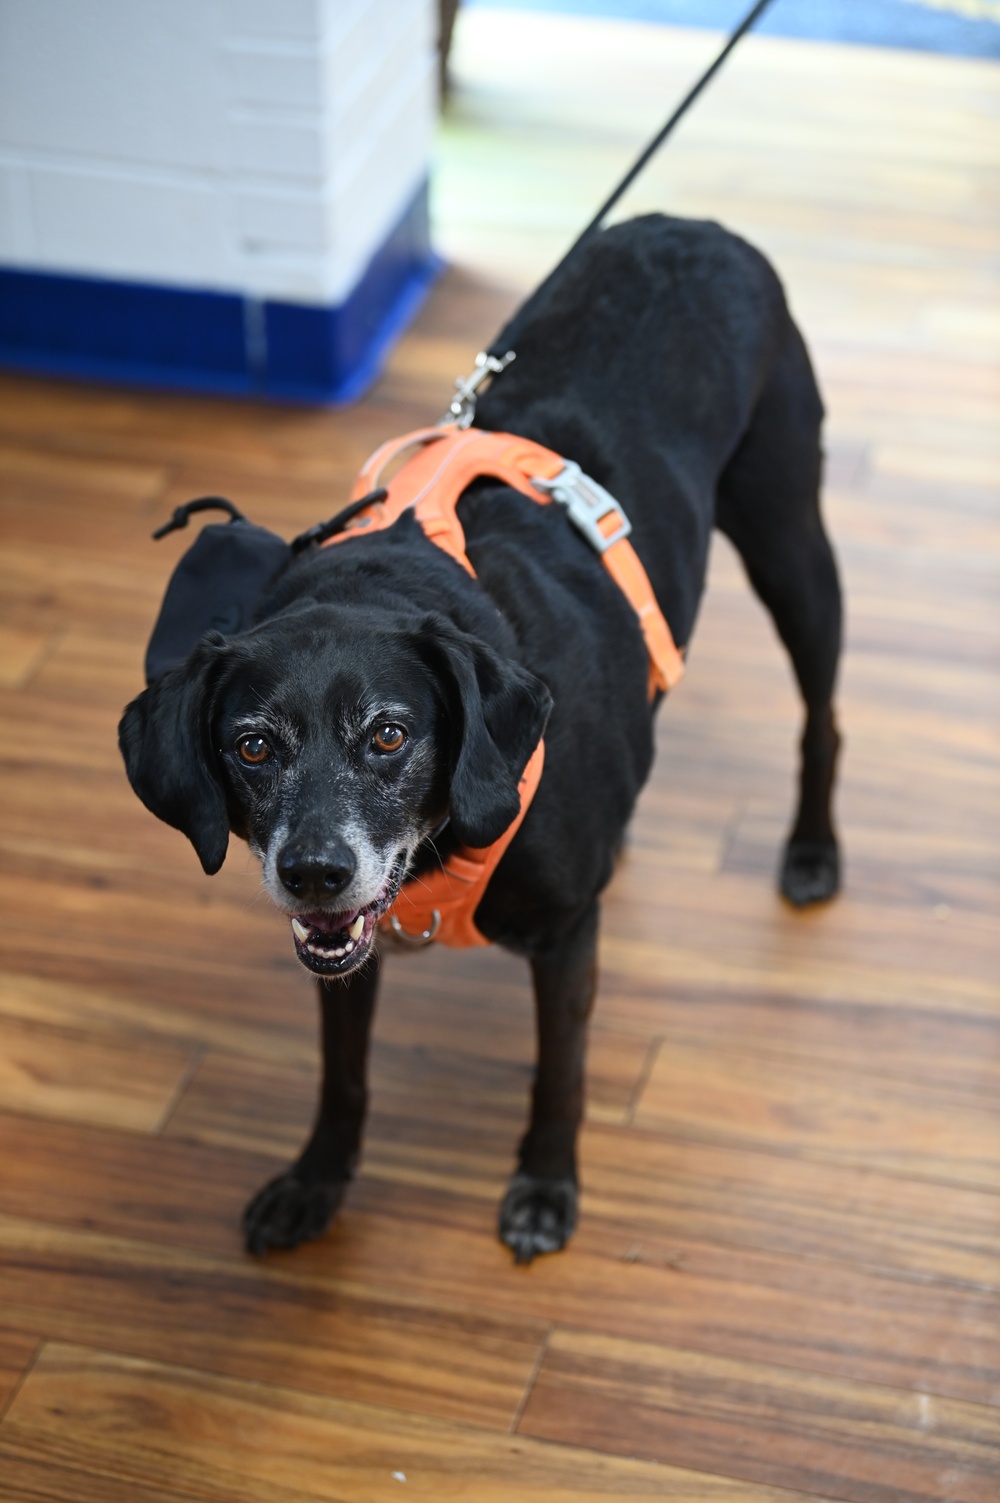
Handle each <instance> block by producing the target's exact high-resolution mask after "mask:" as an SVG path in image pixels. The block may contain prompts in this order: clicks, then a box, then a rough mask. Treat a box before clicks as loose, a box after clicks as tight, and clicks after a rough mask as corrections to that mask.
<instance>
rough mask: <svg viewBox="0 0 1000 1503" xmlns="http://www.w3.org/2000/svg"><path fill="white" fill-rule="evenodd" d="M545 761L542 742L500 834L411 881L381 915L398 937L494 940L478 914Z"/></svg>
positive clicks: (461, 943) (417, 941)
mask: <svg viewBox="0 0 1000 1503" xmlns="http://www.w3.org/2000/svg"><path fill="white" fill-rule="evenodd" d="M544 761H545V742H544V741H539V743H538V745H537V746H536V747H535V750H534V751H533V752H532V754H531V757H530V759H529V761H528V765H527V767H526V768H525V769H524V772H523V774H522V776H521V781H520V782H519V783H518V785H517V792H518V796H519V798H520V800H521V808H520V810H519V811H518V813H517V815H516V817H515V819H514V822H513V824H509V825H508V826H507V828H506V830H504V832H503V834H502V835H501V836H500V839H499V840H495V841H494V842H493V844H492V845H487V846H482V847H479V848H475V849H474V848H473V847H471V846H465V847H463V848H462V849H461V850H460V851H456V852H455V853H454V855H452V856H450V857H449V858H448V861H447V862H446V864H445V865H444V867H443V868H442V870H441V871H436V872H431V873H430V874H429V875H428V876H426V877H421V878H419V879H418V880H415V881H410V882H407V883H406V885H405V887H404V888H403V889H402V891H401V892H400V894H399V897H398V898H397V899H396V901H395V903H394V904H393V905H392V908H391V909H390V911H389V913H387V914H386V915H385V916H384V918H383V919H382V920H381V922H382V925H383V927H386V926H388V927H389V928H391V929H392V932H393V933H394V934H395V935H396V937H397V938H398V939H402V940H404V941H405V942H406V943H407V944H413V945H425V944H429V943H430V941H431V940H432V939H439V940H441V941H442V942H443V943H444V944H446V945H451V946H452V947H453V948H455V949H469V948H471V947H472V946H473V945H488V944H489V940H488V939H485V938H484V937H483V935H482V934H480V932H479V930H478V929H477V928H476V926H475V924H474V922H473V916H474V914H475V912H476V909H477V908H478V907H479V903H480V899H481V898H482V896H483V894H484V893H485V891H486V889H487V887H488V886H489V881H490V878H491V877H492V875H493V873H494V872H495V871H496V869H497V867H498V866H499V865H500V860H501V858H502V856H503V855H504V852H505V851H506V850H507V847H508V846H509V845H510V843H511V841H512V840H513V839H514V836H515V835H516V834H517V832H518V830H519V829H520V828H521V821H522V820H523V819H524V816H525V815H526V814H527V812H528V810H529V808H530V807H531V801H532V799H533V798H534V796H535V790H536V789H537V787H538V784H539V782H540V781H541V776H542V765H543V763H544Z"/></svg>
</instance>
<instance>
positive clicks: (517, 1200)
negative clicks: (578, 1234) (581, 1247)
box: [499, 1174, 577, 1263]
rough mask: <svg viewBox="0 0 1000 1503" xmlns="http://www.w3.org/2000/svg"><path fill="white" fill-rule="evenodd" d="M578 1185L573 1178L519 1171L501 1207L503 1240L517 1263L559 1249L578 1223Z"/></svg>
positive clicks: (500, 1223) (501, 1239) (500, 1224)
mask: <svg viewBox="0 0 1000 1503" xmlns="http://www.w3.org/2000/svg"><path fill="white" fill-rule="evenodd" d="M576 1201H577V1193H576V1185H575V1184H574V1182H573V1181H572V1180H571V1179H541V1178H539V1177H537V1176H535V1175H533V1174H515V1175H514V1178H513V1179H512V1180H511V1182H510V1185H509V1187H508V1190H507V1193H506V1195H505V1196H504V1198H503V1202H502V1204H501V1206H500V1221H499V1232H500V1241H501V1242H504V1243H506V1245H507V1246H508V1247H509V1248H510V1249H511V1251H512V1252H513V1254H514V1260H515V1262H517V1263H530V1262H531V1260H532V1258H534V1257H537V1256H538V1255H539V1254H540V1253H551V1252H558V1251H559V1249H560V1248H561V1247H564V1246H565V1244H566V1242H567V1241H568V1240H569V1238H570V1237H571V1236H572V1234H573V1228H574V1227H575V1226H576Z"/></svg>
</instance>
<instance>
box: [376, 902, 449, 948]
mask: <svg viewBox="0 0 1000 1503" xmlns="http://www.w3.org/2000/svg"><path fill="white" fill-rule="evenodd" d="M389 927H390V928H391V930H392V932H393V934H394V935H395V936H396V938H397V939H401V940H402V941H403V944H404V945H429V944H430V943H431V940H433V939H435V938H436V937H437V932H438V930H439V929H440V927H441V914H440V913H439V911H438V910H437V909H436V908H435V909H434V911H433V913H432V914H431V926H430V928H429V929H424V930H423V931H422V932H421V933H420V934H410V933H408V932H407V930H406V929H404V928H403V926H402V924H401V923H400V922H399V919H398V918H397V917H396V915H395V914H394V913H390V915H389Z"/></svg>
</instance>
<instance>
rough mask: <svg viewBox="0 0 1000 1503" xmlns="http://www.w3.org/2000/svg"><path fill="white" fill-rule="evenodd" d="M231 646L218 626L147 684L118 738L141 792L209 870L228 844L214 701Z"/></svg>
mask: <svg viewBox="0 0 1000 1503" xmlns="http://www.w3.org/2000/svg"><path fill="white" fill-rule="evenodd" d="M225 652H226V647H225V643H224V640H223V638H222V637H220V636H219V635H218V633H215V632H213V633H211V634H210V635H209V636H208V637H206V638H204V639H203V640H202V641H201V642H199V644H198V646H197V647H196V648H195V649H194V651H193V652H192V653H191V654H190V656H189V657H188V658H187V660H186V661H185V662H184V663H182V664H181V665H180V666H179V667H177V668H171V669H170V670H169V671H168V672H167V673H165V674H164V675H163V677H162V678H159V679H157V680H156V681H155V682H154V683H153V684H151V685H150V687H149V688H148V689H144V690H143V692H142V693H141V694H140V695H139V697H138V699H133V701H132V703H131V704H130V705H129V706H128V707H127V708H126V710H125V713H124V715H123V716H122V718H121V724H120V725H119V727H118V745H119V746H120V747H121V753H122V756H123V757H124V758H125V770H126V772H127V773H128V778H129V782H130V783H131V784H132V787H133V788H134V789H135V791H136V793H137V794H138V795H139V797H140V798H141V799H142V802H143V803H144V804H145V805H146V808H147V809H149V810H151V811H152V813H153V814H155V815H156V816H157V818H158V819H162V820H163V821H164V822H165V823H166V824H168V825H173V827H174V829H175V830H180V831H181V832H182V833H183V834H184V835H186V836H187V838H188V839H189V840H190V842H191V844H192V845H193V846H194V848H195V850H196V851H197V853H198V859H199V860H200V861H201V864H202V866H203V867H204V868H205V871H206V872H207V873H208V875H209V876H213V875H214V873H215V872H217V871H218V870H219V867H220V866H221V865H222V863H223V861H224V860H225V859H226V850H227V847H228V845H229V820H228V818H227V816H226V804H225V799H224V797H223V792H222V787H221V785H220V783H219V780H218V778H217V777H216V775H215V773H214V770H213V769H214V756H213V752H212V746H211V739H210V736H211V728H210V719H211V716H210V703H211V698H212V691H213V688H214V684H215V679H216V677H217V674H218V670H219V668H220V667H221V664H222V661H223V659H224V657H225Z"/></svg>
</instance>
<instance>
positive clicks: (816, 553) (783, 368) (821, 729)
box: [716, 323, 841, 907]
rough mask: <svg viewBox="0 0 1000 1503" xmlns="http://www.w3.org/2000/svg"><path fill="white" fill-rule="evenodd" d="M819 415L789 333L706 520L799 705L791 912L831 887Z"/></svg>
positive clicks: (788, 878) (785, 888) (829, 626)
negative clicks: (770, 637) (724, 545)
mask: <svg viewBox="0 0 1000 1503" xmlns="http://www.w3.org/2000/svg"><path fill="white" fill-rule="evenodd" d="M822 416H823V409H822V403H821V401H820V397H819V393H818V391H817V389H816V383H815V380H814V378H813V374H812V370H811V368H810V365H809V358H808V356H807V354H806V351H805V346H804V345H803V343H802V341H801V338H800V337H799V335H798V332H797V330H796V329H795V328H794V326H793V325H791V323H789V325H788V326H787V331H786V339H785V348H784V350H783V352H782V354H781V356H780V357H779V359H778V360H777V361H776V363H775V366H774V368H773V370H772V373H771V375H770V378H769V380H768V383H767V385H766V386H765V388H764V390H763V392H762V394H761V397H760V399H759V401H758V404H757V407H756V409H755V412H754V415H753V419H752V421H751V424H750V428H749V430H748V432H747V433H746V434H745V436H744V438H743V440H742V442H741V443H740V445H739V447H738V448H737V450H736V452H735V454H734V455H733V456H732V458H731V460H730V461H729V463H728V465H727V467H726V469H725V470H724V472H723V474H722V477H721V480H720V482H719V487H718V494H717V511H716V522H717V525H718V526H719V528H720V529H721V530H722V531H723V532H724V533H725V534H726V535H727V536H728V537H729V538H730V539H731V540H732V542H733V543H734V544H735V546H736V548H737V549H738V551H739V553H740V556H741V557H742V559H743V563H744V566H745V568H746V571H747V574H748V576H749V578H750V582H751V584H752V585H753V587H754V589H755V591H756V592H757V594H758V595H759V597H760V599H761V600H762V601H763V603H764V604H765V605H766V606H767V608H768V610H769V611H770V613H771V615H772V617H773V618H774V623H775V626H776V627H777V630H778V634H779V636H780V637H781V640H782V641H783V642H784V644H785V646H786V648H787V649H788V652H789V655H790V657H791V660H792V666H793V668H794V670H795V676H796V679H797V680H798V685H799V689H800V690H801V693H802V697H803V699H804V701H805V710H806V716H805V727H804V730H803V733H802V741H801V764H800V774H799V799H798V809H797V812H796V816H795V820H794V823H793V825H792V829H791V833H790V835H789V837H788V840H787V843H786V845H785V849H784V854H783V859H782V867H781V875H780V884H779V885H780V889H781V892H782V893H783V895H784V896H785V897H786V898H787V899H788V901H789V902H790V903H794V904H795V906H796V907H805V906H806V905H808V904H810V903H819V902H823V901H824V900H825V899H827V898H831V897H833V895H834V894H835V893H836V892H837V890H838V887H839V885H840V858H839V852H838V846H837V839H836V835H835V833H834V826H833V818H832V810H831V802H832V795H833V785H834V778H835V774H836V766H837V753H838V749H839V745H840V737H839V735H838V732H837V727H836V721H835V718H834V710H833V690H834V683H835V680H836V674H837V662H838V658H839V655H840V633H841V599H840V584H839V581H838V578H837V566H836V563H835V561H834V557H833V551H832V549H831V547H830V542H829V539H828V538H827V535H826V533H825V531H824V529H823V523H822V519H821V517H820V509H819V485H820V472H821V468H822V454H821V449H820V423H821V421H822Z"/></svg>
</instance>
